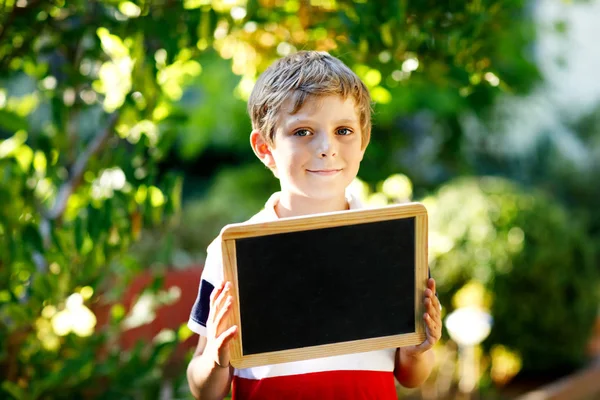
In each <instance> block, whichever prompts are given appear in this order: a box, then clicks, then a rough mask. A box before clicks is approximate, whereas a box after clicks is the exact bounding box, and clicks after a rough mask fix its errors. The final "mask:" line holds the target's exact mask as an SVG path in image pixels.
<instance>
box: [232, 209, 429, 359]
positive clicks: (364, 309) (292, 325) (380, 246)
mask: <svg viewBox="0 0 600 400" xmlns="http://www.w3.org/2000/svg"><path fill="white" fill-rule="evenodd" d="M221 238H222V246H223V261H224V273H225V279H226V280H228V281H230V282H232V283H233V287H234V294H235V295H234V303H233V309H232V313H231V320H230V322H231V324H235V325H238V327H239V332H238V335H237V337H236V339H234V341H232V343H231V363H232V365H234V366H235V367H237V368H247V367H251V366H257V365H265V364H274V363H279V362H289V361H298V360H304V359H309V358H316V357H324V356H330V355H339V354H346V353H353V352H362V351H369V350H376V349H383V348H392V347H400V346H404V345H410V344H418V343H421V342H422V341H423V340H424V339H425V333H424V326H423V323H422V318H421V315H422V313H423V308H422V295H423V291H424V290H425V287H426V280H427V213H426V210H425V207H423V206H422V205H421V204H418V203H410V204H403V205H395V206H388V207H383V208H378V209H369V210H351V211H343V212H337V213H329V214H320V215H311V216H305V217H295V218H286V219H280V220H277V221H273V222H266V223H255V224H232V225H228V226H226V227H225V228H224V229H223V231H222V233H221Z"/></svg>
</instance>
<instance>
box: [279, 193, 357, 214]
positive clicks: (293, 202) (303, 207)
mask: <svg viewBox="0 0 600 400" xmlns="http://www.w3.org/2000/svg"><path fill="white" fill-rule="evenodd" d="M348 208H349V206H348V201H347V200H346V196H345V195H344V194H342V195H341V196H338V197H333V198H329V199H315V198H310V197H303V196H298V195H292V194H290V193H286V192H281V196H280V197H279V201H278V202H277V204H276V205H275V212H276V213H277V215H278V216H279V218H287V217H298V216H301V215H309V214H319V213H326V212H333V211H343V210H347V209H348Z"/></svg>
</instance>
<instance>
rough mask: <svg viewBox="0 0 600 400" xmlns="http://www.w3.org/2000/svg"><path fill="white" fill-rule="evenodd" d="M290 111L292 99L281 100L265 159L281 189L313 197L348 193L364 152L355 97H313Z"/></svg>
mask: <svg viewBox="0 0 600 400" xmlns="http://www.w3.org/2000/svg"><path fill="white" fill-rule="evenodd" d="M291 110H292V108H291V102H286V103H284V104H283V107H282V113H281V117H280V118H279V121H278V123H277V128H276V130H275V137H274V146H271V147H270V153H271V160H270V162H271V165H269V164H267V165H268V166H269V167H270V168H271V169H272V170H273V171H274V173H275V175H276V176H277V177H278V178H279V180H280V183H281V189H282V191H286V192H288V193H289V194H293V195H301V196H306V197H310V198H315V199H332V198H335V197H341V196H344V194H345V189H346V187H347V186H348V185H349V184H350V183H351V182H352V180H353V179H354V178H355V177H356V175H357V173H358V169H359V166H360V162H361V160H362V158H363V154H364V149H363V148H362V146H361V144H362V135H361V130H360V123H359V117H358V114H357V112H356V107H355V103H354V100H353V99H352V98H347V99H344V98H342V97H341V96H337V95H332V96H325V97H320V98H309V99H307V100H306V101H305V103H304V105H303V106H302V108H301V109H300V110H298V112H297V113H295V114H290V111H291Z"/></svg>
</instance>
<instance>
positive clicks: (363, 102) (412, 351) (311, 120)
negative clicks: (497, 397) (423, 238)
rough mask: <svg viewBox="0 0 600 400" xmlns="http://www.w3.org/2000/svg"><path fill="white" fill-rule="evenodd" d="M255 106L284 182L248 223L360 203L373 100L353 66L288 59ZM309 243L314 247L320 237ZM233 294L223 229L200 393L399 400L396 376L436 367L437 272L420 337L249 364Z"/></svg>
mask: <svg viewBox="0 0 600 400" xmlns="http://www.w3.org/2000/svg"><path fill="white" fill-rule="evenodd" d="M248 111H249V114H250V117H251V119H252V128H253V131H252V133H251V134H250V144H251V145H252V149H253V150H254V153H255V154H256V156H257V157H258V158H259V159H260V160H261V161H262V162H263V163H264V164H265V166H267V167H268V168H269V169H270V170H271V171H272V172H273V174H274V175H275V176H276V177H277V178H278V179H279V181H280V185H281V191H280V192H277V193H275V194H273V195H272V196H271V198H270V199H269V200H268V201H267V203H266V205H265V208H264V209H263V210H262V211H260V212H259V213H258V214H256V215H255V216H254V217H252V218H251V219H250V221H249V222H265V221H273V220H276V219H278V218H285V217H292V216H300V215H307V214H314V213H323V212H331V211H340V210H347V209H355V208H360V204H359V203H358V201H357V200H356V199H354V198H352V197H351V196H350V195H348V194H347V193H346V188H347V187H348V185H349V184H350V183H351V182H352V180H353V179H354V178H355V177H356V175H357V173H358V169H359V166H360V162H361V160H362V158H363V154H364V152H365V149H366V147H367V144H368V143H369V138H370V133H371V99H370V95H369V92H368V90H367V88H366V86H365V85H364V84H363V83H362V82H361V80H360V79H359V78H358V77H357V76H356V74H354V72H352V71H351V70H350V69H349V68H348V67H347V66H346V65H344V64H343V63H342V62H341V61H340V60H338V59H336V58H334V57H332V56H330V55H329V54H327V53H323V52H315V51H302V52H299V53H296V54H293V55H290V56H288V57H285V58H282V59H280V60H278V61H276V62H275V63H274V64H273V65H271V66H270V67H269V68H268V69H267V70H266V71H265V72H264V73H263V74H262V75H261V76H260V78H259V79H258V81H257V83H256V86H255V87H254V90H253V91H252V94H251V96H250V99H249V101H248ZM301 245H302V246H304V248H305V249H307V250H310V246H312V245H315V244H313V243H302V244H301ZM231 293H232V291H231V284H230V283H229V282H223V271H222V259H221V248H220V240H219V238H217V239H216V240H215V241H214V242H213V243H212V244H211V245H210V246H209V247H208V254H207V259H206V263H205V267H204V271H203V274H202V279H201V282H200V288H199V293H198V299H197V300H196V303H195V304H194V307H193V309H192V314H191V316H190V320H189V322H188V325H189V327H190V329H192V330H193V331H194V332H196V333H198V334H199V335H200V338H199V341H198V346H197V348H196V351H195V354H194V357H193V359H192V361H191V362H190V364H189V366H188V371H187V376H188V382H189V385H190V389H191V391H192V393H193V395H194V396H195V397H196V398H200V399H222V398H223V397H224V396H226V395H227V393H228V391H229V389H230V387H231V383H232V381H233V388H232V394H233V398H234V399H300V398H302V399H334V398H335V399H396V390H395V385H394V377H396V379H398V381H399V382H400V383H401V384H402V385H404V386H407V387H415V386H418V385H420V384H421V383H422V382H423V381H424V380H425V379H426V378H427V377H428V376H429V374H430V372H431V369H432V367H433V363H434V357H433V352H432V350H431V348H432V347H433V345H434V344H435V343H436V342H437V341H438V340H439V338H440V336H441V329H442V322H441V317H440V308H439V307H440V305H439V302H438V300H437V297H436V296H435V282H434V280H433V279H429V281H428V283H427V289H426V290H425V294H424V300H423V301H424V305H425V310H426V313H425V314H424V316H423V319H424V321H425V324H426V327H427V329H426V331H427V338H426V340H425V341H424V342H423V343H422V344H420V345H418V346H408V347H403V348H401V349H389V350H380V351H371V352H366V353H359V354H349V355H343V356H336V357H326V358H320V359H314V360H307V361H299V362H291V363H283V364H277V365H270V366H264V367H257V368H248V369H243V370H237V369H234V368H233V367H231V366H230V364H229V348H228V344H229V341H230V340H231V339H232V338H233V337H234V336H235V334H236V332H237V327H236V326H226V325H225V323H226V322H225V321H226V320H227V318H226V316H227V313H228V312H229V310H230V306H231V303H232V296H231ZM299 334H301V333H299Z"/></svg>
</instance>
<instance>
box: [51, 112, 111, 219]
mask: <svg viewBox="0 0 600 400" xmlns="http://www.w3.org/2000/svg"><path fill="white" fill-rule="evenodd" d="M118 119H119V115H118V113H114V114H112V115H111V116H110V118H109V120H108V125H107V126H106V128H105V129H104V130H103V131H101V132H99V133H98V134H97V135H96V137H95V138H94V140H93V141H92V142H91V143H90V144H89V146H88V147H87V148H86V149H85V150H84V151H83V152H82V153H81V154H80V155H79V156H78V157H77V160H75V164H73V169H72V170H71V176H70V178H69V180H68V181H66V182H65V183H63V184H62V185H61V187H60V189H59V191H58V195H57V196H56V202H55V203H54V206H53V207H52V209H51V210H50V211H49V212H48V216H47V218H48V219H50V220H58V219H60V218H61V217H62V215H63V213H64V212H65V208H66V207H67V202H68V201H69V197H71V194H73V192H74V191H75V190H76V189H77V188H78V187H79V185H80V184H81V181H82V179H83V174H84V172H85V169H86V168H87V165H88V163H89V161H90V158H92V157H93V156H94V155H96V154H97V153H98V152H100V150H102V149H103V148H104V145H105V144H106V142H107V141H108V139H109V137H110V136H111V134H112V133H113V131H114V128H115V125H116V123H117V120H118Z"/></svg>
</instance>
